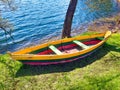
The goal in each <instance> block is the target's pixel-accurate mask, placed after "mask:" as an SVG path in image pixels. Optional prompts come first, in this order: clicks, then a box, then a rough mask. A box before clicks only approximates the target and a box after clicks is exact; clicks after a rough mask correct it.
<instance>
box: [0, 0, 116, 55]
mask: <svg viewBox="0 0 120 90" xmlns="http://www.w3.org/2000/svg"><path fill="white" fill-rule="evenodd" d="M69 1H70V0H21V3H20V4H19V8H18V9H17V10H16V11H14V12H5V13H3V17H5V18H7V19H9V20H10V21H11V23H13V25H14V31H13V34H12V35H13V37H14V39H15V40H14V43H13V42H12V40H11V39H10V38H9V36H8V39H7V43H8V44H9V45H8V46H6V40H5V37H4V33H3V32H0V42H1V43H0V53H1V52H5V51H7V50H9V51H15V50H18V49H20V48H23V47H27V46H30V45H35V44H36V43H37V44H38V43H41V42H42V40H45V39H48V38H50V37H54V36H60V34H61V30H62V27H63V22H64V18H65V13H66V11H67V7H68V4H69ZM78 1H79V2H78V5H77V9H76V13H75V17H74V20H73V28H75V29H77V28H79V27H80V26H81V25H83V24H84V23H88V22H91V21H93V20H95V19H98V18H100V17H105V16H107V15H109V14H111V13H113V12H115V4H113V3H112V2H110V1H111V0H107V1H108V2H107V5H106V4H105V5H101V6H99V8H100V9H99V10H97V9H94V8H92V9H91V8H89V7H88V6H87V5H86V4H85V1H86V0H78ZM93 1H94V0H93ZM92 4H94V2H91V5H92ZM108 7H109V10H107V9H106V8H108Z"/></svg>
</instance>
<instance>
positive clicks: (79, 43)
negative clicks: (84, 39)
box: [73, 40, 89, 49]
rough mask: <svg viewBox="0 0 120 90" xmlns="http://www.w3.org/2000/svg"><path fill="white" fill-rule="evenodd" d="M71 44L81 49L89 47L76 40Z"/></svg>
mask: <svg viewBox="0 0 120 90" xmlns="http://www.w3.org/2000/svg"><path fill="white" fill-rule="evenodd" d="M73 42H74V43H75V44H77V45H78V46H80V47H82V48H83V49H87V48H89V46H87V45H85V44H83V43H81V42H80V41H78V40H74V41H73Z"/></svg>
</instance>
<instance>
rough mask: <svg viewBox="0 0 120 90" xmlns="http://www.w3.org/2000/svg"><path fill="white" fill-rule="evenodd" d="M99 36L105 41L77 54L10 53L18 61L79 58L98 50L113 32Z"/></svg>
mask: <svg viewBox="0 0 120 90" xmlns="http://www.w3.org/2000/svg"><path fill="white" fill-rule="evenodd" d="M97 35H103V36H104V39H103V40H102V41H100V42H99V43H98V44H96V45H94V46H91V47H89V48H87V49H83V50H81V51H79V52H75V53H67V54H62V55H36V54H17V53H14V52H13V53H10V55H11V57H13V58H16V59H17V60H29V59H31V60H40V59H42V60H48V58H49V60H53V59H62V58H70V57H74V56H78V55H83V54H85V53H88V52H90V51H92V50H94V49H96V48H97V47H99V46H101V45H102V44H103V43H104V42H105V41H106V40H107V38H109V36H110V35H111V31H107V32H106V33H103V34H97ZM87 36H88V35H87ZM94 36H95V35H94ZM79 37H83V36H79ZM84 37H85V36H84ZM89 37H90V36H89ZM96 37H97V36H96ZM65 39H66V38H65ZM65 39H64V40H65ZM67 39H68V38H67ZM70 39H72V38H70ZM74 39H75V38H74ZM62 40H63V39H62Z"/></svg>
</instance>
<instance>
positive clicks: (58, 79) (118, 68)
mask: <svg viewBox="0 0 120 90" xmlns="http://www.w3.org/2000/svg"><path fill="white" fill-rule="evenodd" d="M0 90H120V34H114V35H112V37H111V38H110V39H109V40H108V41H107V42H106V43H105V44H104V46H103V47H102V48H100V49H99V50H98V51H97V52H96V53H94V54H93V55H91V56H89V57H87V58H85V59H82V60H78V61H75V62H71V63H66V64H60V65H48V66H29V65H22V64H21V63H20V62H17V61H13V60H11V59H10V57H9V55H7V54H5V55H1V56H0Z"/></svg>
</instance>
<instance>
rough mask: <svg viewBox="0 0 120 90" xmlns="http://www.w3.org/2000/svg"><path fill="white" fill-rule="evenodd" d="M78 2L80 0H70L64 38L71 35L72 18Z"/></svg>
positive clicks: (63, 31)
mask: <svg viewBox="0 0 120 90" xmlns="http://www.w3.org/2000/svg"><path fill="white" fill-rule="evenodd" d="M77 2H78V0H70V4H69V7H68V10H67V13H66V17H65V21H64V26H63V30H62V38H65V37H68V38H69V37H71V27H72V20H73V16H74V13H75V9H76V6H77Z"/></svg>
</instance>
